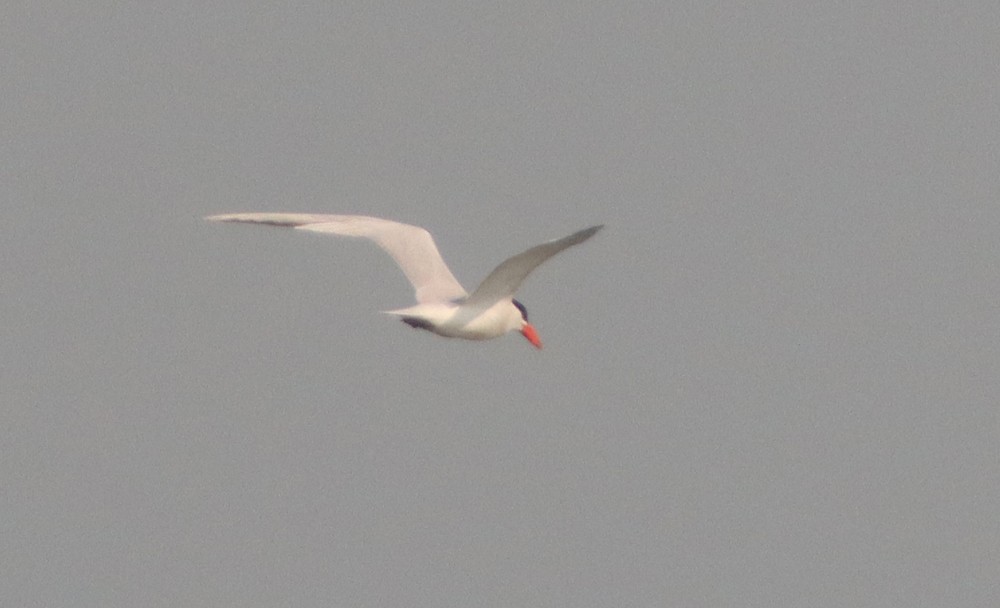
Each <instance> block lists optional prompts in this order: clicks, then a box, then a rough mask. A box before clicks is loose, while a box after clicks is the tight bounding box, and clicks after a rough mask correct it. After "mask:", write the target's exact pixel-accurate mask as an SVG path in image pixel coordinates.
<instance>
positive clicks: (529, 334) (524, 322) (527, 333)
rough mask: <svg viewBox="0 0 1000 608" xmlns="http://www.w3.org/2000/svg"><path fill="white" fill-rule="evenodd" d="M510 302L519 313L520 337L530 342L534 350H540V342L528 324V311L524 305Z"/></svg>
mask: <svg viewBox="0 0 1000 608" xmlns="http://www.w3.org/2000/svg"><path fill="white" fill-rule="evenodd" d="M511 302H513V304H514V306H516V307H517V309H518V310H519V311H521V335H522V336H524V337H525V339H527V340H528V342H531V344H532V345H533V346H534V347H535V348H541V347H542V341H541V340H540V339H539V338H538V332H536V331H535V328H534V326H532V325H531V323H528V309H527V308H525V307H524V304H521V303H520V302H518V301H517V300H511Z"/></svg>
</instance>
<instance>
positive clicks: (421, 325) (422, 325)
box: [400, 317, 434, 331]
mask: <svg viewBox="0 0 1000 608" xmlns="http://www.w3.org/2000/svg"><path fill="white" fill-rule="evenodd" d="M400 321H402V322H403V323H406V324H407V325H409V326H410V327H412V328H413V329H426V330H427V331H430V330H431V329H432V328H433V327H434V326H433V325H431V324H430V323H429V322H428V321H425V320H423V319H418V318H416V317H403V318H401V319H400Z"/></svg>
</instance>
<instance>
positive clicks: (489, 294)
mask: <svg viewBox="0 0 1000 608" xmlns="http://www.w3.org/2000/svg"><path fill="white" fill-rule="evenodd" d="M603 227H604V226H603V225H601V226H592V227H590V228H587V229H584V230H581V231H579V232H574V233H573V234H571V235H569V236H567V237H563V238H561V239H556V240H554V241H549V242H547V243H542V244H541V245H536V246H534V247H532V248H531V249H529V250H527V251H525V252H523V253H519V254H517V255H515V256H514V257H512V258H509V259H507V260H506V261H504V262H503V263H502V264H500V265H499V266H497V267H496V268H494V269H493V272H491V273H490V274H489V276H487V277H486V278H485V279H483V282H482V283H480V284H479V287H477V288H476V290H475V291H474V292H472V295H471V296H469V299H468V300H466V301H465V304H467V305H470V306H479V307H488V306H490V305H492V304H494V303H496V302H499V301H500V300H502V299H504V298H509V297H512V296H513V295H514V293H515V292H516V291H517V288H518V287H520V286H521V283H522V282H524V279H525V278H527V276H528V275H529V274H531V271H532V270H534V269H535V268H537V267H538V265H539V264H541V263H542V262H544V261H545V260H547V259H549V258H551V257H552V256H554V255H555V254H557V253H559V252H560V251H562V250H563V249H566V248H567V247H572V246H573V245H578V244H580V243H582V242H584V241H586V240H587V239H589V238H590V237H592V236H594V234H595V233H596V232H597V231H598V230H600V229H601V228H603Z"/></svg>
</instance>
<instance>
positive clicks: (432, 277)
mask: <svg viewBox="0 0 1000 608" xmlns="http://www.w3.org/2000/svg"><path fill="white" fill-rule="evenodd" d="M205 219H206V220H209V221H213V222H244V223H250V224H268V225H271V226H289V227H292V228H297V229H299V230H308V231H310V232H322V233H327V234H339V235H343V236H355V237H364V238H368V239H371V240H372V241H375V243H376V244H377V245H378V246H379V247H381V248H382V249H384V250H385V252H386V253H388V254H389V255H390V256H392V259H394V260H395V261H396V264H398V265H399V267H400V268H401V269H402V271H403V274H405V275H406V278H407V279H409V280H410V283H412V284H413V288H414V290H416V296H417V305H416V306H410V307H409V308H400V309H398V310H387V311H385V313H386V314H390V315H395V316H397V317H400V318H401V319H402V321H403V322H404V323H406V324H407V325H409V326H410V327H415V328H420V329H426V330H428V331H431V332H433V333H435V334H438V335H439V336H445V337H448V338H463V339H465V340H489V339H491V338H496V337H499V336H502V335H504V334H505V333H507V332H509V331H513V330H515V329H516V330H518V331H520V332H521V335H523V336H524V337H525V338H527V340H528V341H529V342H531V343H532V344H533V345H534V346H535V348H541V347H542V341H541V340H540V339H539V338H538V332H536V331H535V328H534V327H533V326H532V325H531V324H530V323H528V311H527V310H526V309H525V308H524V305H523V304H521V303H520V302H518V301H517V300H515V299H514V293H515V292H516V291H517V288H518V287H520V286H521V283H522V282H523V281H524V279H525V278H526V277H527V276H528V275H529V274H530V273H531V271H532V270H534V269H535V268H537V267H538V265H539V264H541V263H542V262H544V261H545V260H547V259H549V258H551V257H552V256H554V255H555V254H557V253H559V252H560V251H562V250H563V249H566V248H567V247H572V246H573V245H577V244H579V243H582V242H584V241H586V240H587V239H589V238H590V237H592V236H594V234H595V233H596V232H597V231H598V230H600V229H601V228H603V225H601V226H592V227H590V228H586V229H584V230H580V231H579V232H574V233H573V234H571V235H569V236H567V237H563V238H561V239H556V240H554V241H549V242H547V243H542V244H541V245H536V246H535V247H532V248H531V249H528V250H527V251H524V252H522V253H519V254H517V255H515V256H513V257H511V258H508V259H507V260H505V261H504V262H503V263H501V264H500V265H499V266H497V267H496V268H494V269H493V272H491V273H490V274H489V275H488V276H487V277H486V278H485V279H484V280H483V282H482V283H480V284H479V287H477V288H476V290H475V291H474V292H472V295H469V294H468V292H466V291H465V289H464V288H463V287H462V285H461V284H460V283H459V282H458V280H456V279H455V276H454V275H452V274H451V271H450V270H448V266H447V265H446V264H445V263H444V260H443V259H441V254H440V253H439V252H438V250H437V247H436V246H435V245H434V239H433V237H431V234H430V233H429V232H427V231H426V230H425V229H423V228H420V227H419V226H411V225H409V224H402V223H399V222H393V221H391V220H383V219H379V218H375V217H365V216H362V215H324V214H315V213H227V214H223V215H213V216H209V217H206V218H205Z"/></svg>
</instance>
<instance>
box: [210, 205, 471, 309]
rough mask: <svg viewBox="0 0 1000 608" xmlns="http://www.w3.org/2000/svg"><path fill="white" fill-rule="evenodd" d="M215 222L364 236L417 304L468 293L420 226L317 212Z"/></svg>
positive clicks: (221, 217) (215, 217) (253, 215)
mask: <svg viewBox="0 0 1000 608" xmlns="http://www.w3.org/2000/svg"><path fill="white" fill-rule="evenodd" d="M205 219H206V220H210V221H213V222H245V223H250V224H268V225H271V226H289V227H292V228H297V229H299V230H309V231H311V232H323V233H328V234H339V235H342V236H356V237H364V238H367V239H371V240H372V241H375V243H376V244H377V245H378V246H379V247H381V248H382V249H384V250H385V252H386V253H388V254H389V255H390V256H392V259H393V260H395V261H396V264H398V265H399V267H400V269H402V271H403V274H405V275H406V278H407V279H409V281H410V283H412V284H413V289H414V290H415V291H416V297H417V302H420V303H423V302H440V301H448V300H454V299H457V298H464V297H465V296H466V295H467V294H466V291H465V289H464V288H463V287H462V285H461V284H460V283H459V282H458V280H456V279H455V276H454V275H453V274H451V270H449V269H448V266H447V265H446V264H445V263H444V260H443V259H441V254H440V253H439V252H438V249H437V246H436V245H435V244H434V238H433V237H431V234H430V233H429V232H427V231H426V230H424V229H423V228H420V227H419V226H411V225H409V224H401V223H399V222H393V221H390V220H383V219H379V218H377V217H366V216H363V215H325V214H318V213H229V214H225V215H213V216H210V217H206V218H205Z"/></svg>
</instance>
